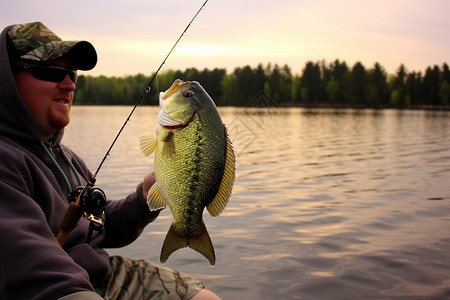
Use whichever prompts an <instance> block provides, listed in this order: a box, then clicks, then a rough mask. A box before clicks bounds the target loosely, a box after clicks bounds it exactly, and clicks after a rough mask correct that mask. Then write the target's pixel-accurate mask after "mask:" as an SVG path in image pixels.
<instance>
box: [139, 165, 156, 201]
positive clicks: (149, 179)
mask: <svg viewBox="0 0 450 300" xmlns="http://www.w3.org/2000/svg"><path fill="white" fill-rule="evenodd" d="M155 182H156V179H155V170H154V169H151V170H150V172H148V173H147V175H145V177H144V183H143V184H142V196H144V199H147V195H148V191H149V190H150V188H151V187H152V185H153V184H154V183H155Z"/></svg>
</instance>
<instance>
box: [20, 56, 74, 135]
mask: <svg viewBox="0 0 450 300" xmlns="http://www.w3.org/2000/svg"><path fill="white" fill-rule="evenodd" d="M47 64H49V65H56V66H63V67H69V66H70V64H69V62H68V60H67V59H66V58H64V57H60V58H57V59H54V60H51V61H48V62H47ZM14 79H15V82H16V86H17V89H18V91H19V94H20V96H21V97H22V99H23V101H24V102H25V104H26V106H27V107H28V109H29V110H30V112H31V114H32V115H33V117H34V119H35V121H36V123H37V124H38V126H39V128H40V129H41V132H42V134H43V135H44V137H45V138H50V137H51V136H52V135H53V134H54V133H55V132H56V131H57V130H59V129H62V128H64V127H65V126H66V125H67V124H69V121H70V115H69V112H70V108H71V107H72V101H73V92H74V90H75V84H74V83H73V82H72V80H71V79H70V78H69V76H65V78H64V79H63V80H62V81H61V82H52V81H46V80H40V79H37V78H35V77H34V76H33V74H32V72H31V71H30V70H20V71H18V72H15V74H14Z"/></svg>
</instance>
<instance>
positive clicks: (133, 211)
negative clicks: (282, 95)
mask: <svg viewBox="0 0 450 300" xmlns="http://www.w3.org/2000/svg"><path fill="white" fill-rule="evenodd" d="M96 62H97V54H96V51H95V49H94V47H93V46H92V45H91V44H90V43H89V42H86V41H62V40H61V39H60V38H59V37H57V36H56V35H55V34H54V33H53V32H52V31H51V30H50V29H48V28H47V27H46V26H45V25H43V24H42V23H40V22H35V23H27V24H20V25H13V26H8V27H6V28H5V29H4V30H3V32H2V33H1V35H0V245H1V246H0V266H1V267H0V299H16V300H17V299H27V300H30V299H64V300H76V299H86V300H87V299H103V298H104V299H218V297H217V296H216V295H215V294H213V293H212V292H210V291H208V290H205V289H204V285H203V284H202V283H201V282H199V281H197V280H195V279H194V278H192V277H191V276H189V275H187V274H184V273H181V272H178V271H175V270H171V269H168V268H164V267H162V266H157V265H154V264H152V263H150V262H148V261H142V260H137V261H134V260H130V259H127V258H124V257H109V256H108V254H107V252H106V251H104V250H103V249H102V248H104V247H105V248H106V247H122V246H124V245H127V244H129V243H131V242H133V241H134V240H135V239H136V238H137V237H138V236H139V235H140V233H141V232H142V230H143V229H144V227H145V226H146V225H147V224H149V223H150V222H152V221H153V220H154V219H155V218H156V217H157V216H158V214H159V212H150V210H149V209H148V207H147V205H146V201H145V199H146V194H147V191H148V189H149V188H150V187H151V185H152V184H153V183H154V182H155V178H154V175H153V172H152V171H151V172H150V173H149V174H148V175H146V176H145V178H144V181H143V183H141V184H139V185H138V186H137V189H136V191H135V192H134V193H132V194H130V195H129V196H128V197H126V198H125V199H122V200H120V201H107V204H106V209H105V216H106V217H105V226H104V229H103V230H100V231H95V232H94V233H93V234H92V237H91V240H90V242H89V243H87V237H88V232H89V221H88V220H86V219H84V218H81V219H80V220H79V221H78V223H77V224H76V226H75V228H74V229H73V230H72V231H71V232H70V233H69V234H68V236H67V240H66V241H65V243H64V244H63V246H62V247H61V246H60V244H59V243H58V241H57V239H56V236H57V235H58V233H59V231H60V224H61V221H62V219H63V216H64V214H65V212H66V210H67V207H68V206H69V200H68V195H69V194H70V193H71V192H72V191H73V190H74V189H75V188H76V187H77V186H85V185H86V183H87V182H88V180H89V178H90V176H91V172H90V171H89V170H88V169H87V167H86V165H85V163H84V162H83V160H82V159H81V158H80V157H78V156H77V155H76V154H75V153H74V152H72V151H71V150H70V149H68V148H67V147H65V146H64V145H62V144H61V143H60V142H61V139H62V137H63V133H64V127H65V126H66V125H67V124H68V123H69V119H70V116H69V112H70V108H71V106H72V101H73V93H74V90H75V83H76V78H77V71H76V70H78V69H80V70H90V69H92V68H93V67H94V66H95V64H96Z"/></svg>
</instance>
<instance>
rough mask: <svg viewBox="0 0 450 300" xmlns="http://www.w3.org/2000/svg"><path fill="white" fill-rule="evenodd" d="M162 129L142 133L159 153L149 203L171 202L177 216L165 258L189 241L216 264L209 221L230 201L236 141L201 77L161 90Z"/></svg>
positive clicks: (144, 147)
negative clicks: (206, 214) (207, 217)
mask: <svg viewBox="0 0 450 300" xmlns="http://www.w3.org/2000/svg"><path fill="white" fill-rule="evenodd" d="M159 101H160V111H159V114H158V124H157V128H156V135H147V136H142V137H141V139H140V147H141V151H142V153H143V154H144V156H150V155H151V154H152V153H154V171H155V179H156V182H155V184H153V186H152V187H151V188H150V190H149V192H148V197H147V203H148V206H149V208H150V210H151V211H156V210H160V209H164V208H165V207H166V205H168V206H169V207H170V210H171V212H172V215H173V222H172V224H171V226H170V228H169V231H168V232H167V234H166V237H165V239H164V242H163V246H162V249H161V255H160V261H161V263H165V262H166V261H167V259H168V258H169V256H170V255H171V254H172V253H173V252H175V251H176V250H178V249H181V248H186V247H189V248H191V249H193V250H195V251H197V252H199V253H201V254H202V255H203V256H204V257H205V258H207V259H208V260H209V262H210V264H211V265H215V262H216V255H215V251H214V246H213V244H212V241H211V238H210V236H209V233H208V230H207V229H206V226H205V223H204V221H203V211H204V209H205V207H206V209H207V211H208V212H209V214H210V215H211V216H213V217H217V216H219V215H220V214H221V213H222V211H223V210H224V209H225V207H226V205H227V204H228V201H229V198H230V197H231V194H232V188H233V185H234V180H235V172H236V156H235V153H234V150H233V145H232V142H231V140H230V137H229V135H228V131H227V128H226V126H225V125H224V124H223V122H222V119H221V117H220V115H219V112H218V110H217V107H216V105H215V103H214V101H213V100H212V99H211V97H210V96H209V95H208V93H207V92H206V91H205V89H204V88H203V87H202V86H201V85H200V84H199V83H198V82H197V81H183V80H181V79H177V80H175V81H174V83H173V84H172V86H171V87H170V88H169V89H168V90H166V91H165V92H161V93H160V95H159Z"/></svg>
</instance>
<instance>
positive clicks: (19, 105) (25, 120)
mask: <svg viewBox="0 0 450 300" xmlns="http://www.w3.org/2000/svg"><path fill="white" fill-rule="evenodd" d="M9 28H10V27H6V28H5V29H4V30H3V31H2V33H1V35H0V135H3V136H7V137H9V138H11V139H13V140H21V141H23V142H39V141H41V140H43V139H44V136H43V134H42V133H41V131H40V129H39V127H38V125H37V123H36V121H35V120H34V118H33V116H32V115H31V113H30V111H29V110H28V108H27V106H26V105H25V103H24V101H23V100H22V98H21V97H20V94H19V92H18V90H17V87H16V83H15V81H14V77H13V73H12V71H11V67H10V63H9V54H8V43H7V38H8V29H9ZM63 132H64V131H63V130H60V131H58V132H57V133H55V135H54V137H53V142H55V143H59V142H60V141H61V139H62V136H63Z"/></svg>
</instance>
